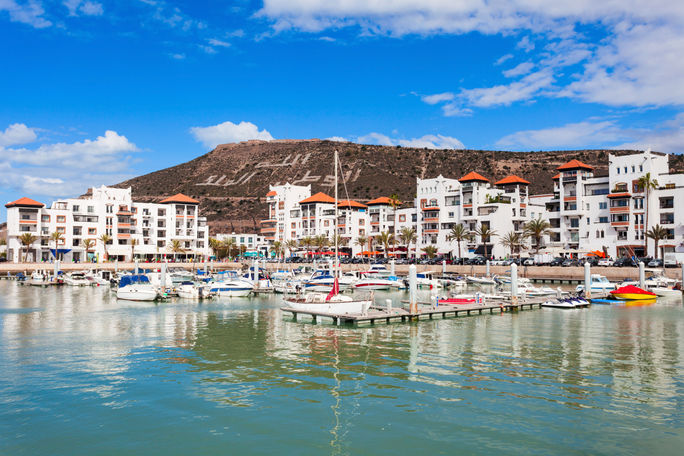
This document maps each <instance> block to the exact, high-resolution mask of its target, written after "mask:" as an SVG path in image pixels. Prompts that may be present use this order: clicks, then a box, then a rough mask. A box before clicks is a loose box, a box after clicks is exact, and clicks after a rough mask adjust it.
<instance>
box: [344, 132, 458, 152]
mask: <svg viewBox="0 0 684 456" xmlns="http://www.w3.org/2000/svg"><path fill="white" fill-rule="evenodd" d="M356 142H357V143H360V144H377V145H380V146H402V147H418V148H424V147H427V148H428V149H464V148H465V146H464V145H463V143H462V142H461V141H459V140H458V139H456V138H453V137H451V136H444V135H424V136H421V137H420V138H411V139H401V138H390V137H389V136H387V135H383V134H382V133H377V132H373V133H369V134H367V135H364V136H359V137H358V138H357V139H356Z"/></svg>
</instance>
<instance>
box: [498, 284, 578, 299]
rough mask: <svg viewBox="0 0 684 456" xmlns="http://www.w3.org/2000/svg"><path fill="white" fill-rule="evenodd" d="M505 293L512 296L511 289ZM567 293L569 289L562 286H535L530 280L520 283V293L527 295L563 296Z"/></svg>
mask: <svg viewBox="0 0 684 456" xmlns="http://www.w3.org/2000/svg"><path fill="white" fill-rule="evenodd" d="M503 293H504V294H506V295H507V296H510V294H511V292H510V291H504V292H503ZM567 293H568V292H567V291H562V290H561V289H560V288H556V289H553V288H550V287H535V286H534V285H532V284H531V283H529V281H527V282H523V283H519V284H518V294H521V295H525V296H528V297H533V296H552V295H557V296H561V295H563V294H567Z"/></svg>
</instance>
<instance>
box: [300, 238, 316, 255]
mask: <svg viewBox="0 0 684 456" xmlns="http://www.w3.org/2000/svg"><path fill="white" fill-rule="evenodd" d="M299 244H300V245H301V246H303V247H304V248H305V249H306V256H310V250H311V246H312V245H313V238H312V237H311V236H304V237H303V238H301V239H300V240H299Z"/></svg>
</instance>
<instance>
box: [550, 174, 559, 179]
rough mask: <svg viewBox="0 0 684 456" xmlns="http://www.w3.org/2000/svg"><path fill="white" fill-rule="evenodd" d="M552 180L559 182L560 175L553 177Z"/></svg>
mask: <svg viewBox="0 0 684 456" xmlns="http://www.w3.org/2000/svg"><path fill="white" fill-rule="evenodd" d="M551 179H553V180H558V179H560V173H558V174H556V175H555V176H553V177H552V178H551Z"/></svg>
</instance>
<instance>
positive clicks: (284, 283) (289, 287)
mask: <svg viewBox="0 0 684 456" xmlns="http://www.w3.org/2000/svg"><path fill="white" fill-rule="evenodd" d="M302 290H303V288H302V283H301V282H300V281H299V280H281V281H277V282H273V291H274V292H276V293H281V294H295V293H300V292H301V291H302Z"/></svg>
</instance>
